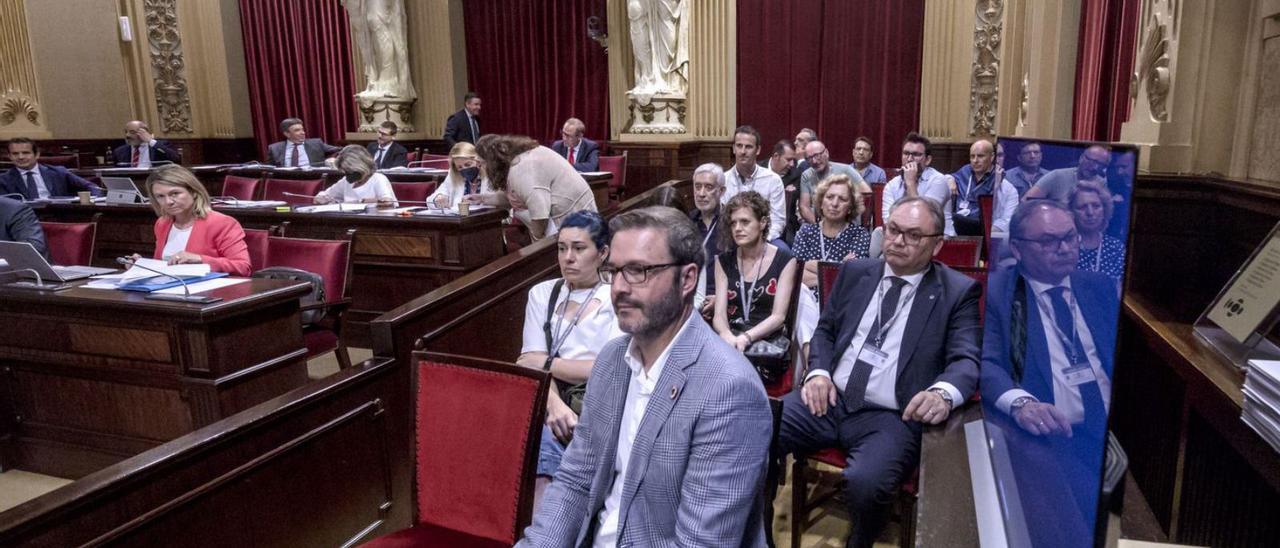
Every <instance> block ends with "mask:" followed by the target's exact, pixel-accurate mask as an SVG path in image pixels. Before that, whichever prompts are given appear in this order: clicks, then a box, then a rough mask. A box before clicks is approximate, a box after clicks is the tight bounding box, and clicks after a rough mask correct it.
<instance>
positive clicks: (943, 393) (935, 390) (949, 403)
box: [929, 388, 956, 409]
mask: <svg viewBox="0 0 1280 548" xmlns="http://www.w3.org/2000/svg"><path fill="white" fill-rule="evenodd" d="M929 391H930V392H933V393H934V394H937V395H939V396H942V401H944V402H947V407H948V408H951V409H954V408H955V406H956V405H955V403H954V402H952V401H951V393H950V392H947V391H946V390H943V389H941V388H930V389H929Z"/></svg>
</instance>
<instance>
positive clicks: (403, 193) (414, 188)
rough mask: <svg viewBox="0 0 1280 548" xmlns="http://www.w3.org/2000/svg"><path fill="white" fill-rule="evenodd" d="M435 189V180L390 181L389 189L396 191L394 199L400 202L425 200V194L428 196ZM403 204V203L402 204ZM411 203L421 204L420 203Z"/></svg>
mask: <svg viewBox="0 0 1280 548" xmlns="http://www.w3.org/2000/svg"><path fill="white" fill-rule="evenodd" d="M435 189H436V182H435V181H430V182H424V183H414V182H401V183H391V190H392V191H393V192H395V193H396V199H397V200H399V201H401V202H425V201H427V196H430V195H431V193H432V192H434V191H435ZM402 205H403V204H402ZM411 205H422V204H421V203H417V204H411Z"/></svg>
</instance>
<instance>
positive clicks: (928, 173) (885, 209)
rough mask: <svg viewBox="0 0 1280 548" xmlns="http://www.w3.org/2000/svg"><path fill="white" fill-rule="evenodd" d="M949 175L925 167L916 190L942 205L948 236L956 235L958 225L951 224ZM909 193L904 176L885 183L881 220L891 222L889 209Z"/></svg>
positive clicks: (945, 230) (945, 229) (881, 204)
mask: <svg viewBox="0 0 1280 548" xmlns="http://www.w3.org/2000/svg"><path fill="white" fill-rule="evenodd" d="M948 179H950V177H949V176H947V175H943V174H942V172H941V171H938V170H936V169H933V168H931V167H930V168H925V170H924V173H921V174H920V181H919V183H918V184H917V185H916V191H917V193H918V194H920V195H921V196H924V197H925V198H933V201H935V202H938V203H939V204H941V205H942V211H943V217H945V219H946V227H945V228H944V229H943V231H942V233H943V234H945V235H947V236H955V235H956V227H955V225H953V224H951V208H950V207H947V203H948V202H950V201H951V187H950V186H947V180H948ZM906 195H907V187H906V185H905V184H904V183H903V182H902V176H901V175H899V176H897V177H894V178H893V180H892V181H889V183H888V184H886V185H884V193H883V194H881V197H880V220H881V221H883V222H884V223H885V224H888V223H889V210H890V209H892V208H893V204H894V203H895V202H897V201H898V200H901V199H902V197H903V196H906Z"/></svg>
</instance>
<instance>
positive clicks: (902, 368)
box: [774, 196, 982, 547]
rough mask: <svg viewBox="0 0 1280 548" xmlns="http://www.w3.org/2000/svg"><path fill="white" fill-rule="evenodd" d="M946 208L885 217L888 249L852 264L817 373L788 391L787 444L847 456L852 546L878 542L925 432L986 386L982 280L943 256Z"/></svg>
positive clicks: (825, 328)
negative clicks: (981, 363) (981, 372)
mask: <svg viewBox="0 0 1280 548" xmlns="http://www.w3.org/2000/svg"><path fill="white" fill-rule="evenodd" d="M943 223H944V217H943V214H942V207H941V206H940V205H939V204H938V203H937V202H936V201H934V200H931V199H928V198H923V197H920V196H910V197H905V198H902V199H899V200H897V202H896V203H895V204H894V205H893V209H892V211H890V213H889V220H888V222H887V223H885V230H884V232H885V237H884V258H883V259H857V260H854V261H849V262H846V263H844V264H843V265H841V267H840V273H839V275H838V276H837V277H836V281H835V286H834V287H833V288H832V289H831V296H830V298H829V299H828V300H827V304H826V306H825V307H824V308H823V310H822V315H821V317H820V319H819V320H818V327H817V329H816V330H815V331H814V334H813V338H812V339H811V340H810V343H809V371H810V372H809V374H808V376H807V377H806V378H805V381H804V384H803V385H801V389H800V390H795V391H792V392H791V393H790V394H787V395H786V397H784V398H783V405H782V426H781V430H780V431H779V434H778V447H777V450H778V453H777V454H775V455H774V456H775V457H781V456H783V455H786V454H787V453H793V452H794V453H797V454H809V453H812V452H814V451H817V450H820V449H826V448H829V447H839V448H841V449H843V450H844V451H845V452H846V454H847V459H848V465H847V466H846V467H845V469H844V471H843V474H844V477H845V495H846V496H845V501H846V503H847V504H848V505H849V512H850V515H851V517H852V521H853V532H852V534H851V535H850V538H849V541H848V546H867V547H869V546H871V545H872V543H873V542H874V541H875V540H876V538H877V537H878V536H879V534H880V531H881V529H882V528H883V527H884V524H885V521H886V517H887V510H888V503H889V501H892V500H893V494H894V493H895V492H896V490H897V489H898V486H899V485H900V484H901V483H902V481H903V480H904V479H905V478H906V477H907V475H908V474H910V473H911V471H912V470H913V469H915V467H916V465H917V464H918V462H919V458H920V432H921V428H922V426H923V425H925V424H940V423H942V422H943V421H945V420H946V419H947V416H948V415H949V414H950V413H951V409H952V407H953V406H955V405H959V404H960V403H963V402H964V401H965V400H966V399H968V398H969V396H970V395H972V394H973V392H974V390H975V389H976V388H977V381H978V360H979V349H980V347H981V341H982V327H981V326H980V324H979V318H978V299H979V297H980V296H981V294H982V288H981V286H979V285H978V284H977V283H975V282H974V280H973V279H971V278H969V277H968V276H965V275H964V274H961V273H959V272H956V271H954V270H952V269H950V268H948V267H946V266H945V265H943V264H942V263H938V262H934V261H933V256H934V255H936V254H937V253H938V251H939V250H940V249H942V227H943Z"/></svg>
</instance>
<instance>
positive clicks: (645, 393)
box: [594, 312, 697, 548]
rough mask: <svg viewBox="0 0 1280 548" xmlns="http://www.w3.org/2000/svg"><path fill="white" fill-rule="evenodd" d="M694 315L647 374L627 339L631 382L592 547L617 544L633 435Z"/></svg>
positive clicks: (634, 346)
mask: <svg viewBox="0 0 1280 548" xmlns="http://www.w3.org/2000/svg"><path fill="white" fill-rule="evenodd" d="M696 313H697V312H694V313H691V314H689V317H688V318H685V321H684V325H682V326H680V330H679V331H677V332H676V335H675V336H674V337H672V338H671V342H669V343H667V347H666V348H664V349H662V353H661V354H658V359H656V360H653V366H651V367H650V368H649V370H648V371H645V370H644V362H643V361H641V360H640V358H639V357H637V356H636V355H635V352H636V343H635V339H632V340H631V344H629V345H628V346H627V353H626V354H624V355H623V362H624V363H626V364H627V368H628V369H630V370H631V383H630V384H628V385H627V399H626V403H625V404H623V407H622V422H621V424H619V425H618V451H617V453H618V454H617V456H615V457H614V460H613V471H614V475H613V487H612V488H610V489H609V497H608V498H606V499H604V508H601V509H600V514H599V515H598V516H597V518H596V519H598V520H600V525H599V527H597V528H596V538H595V543H594V545H595V547H596V548H614V547H615V546H617V545H618V532H619V531H618V520H619V518H620V517H621V516H619V514H618V511H619V510H620V507H621V505H622V487H623V484H625V483H626V482H627V481H626V479H627V466H628V465H630V464H631V446H632V445H633V444H635V442H636V434H637V433H639V432H640V423H641V422H642V421H643V420H644V412H645V408H647V407H648V406H649V398H650V396H652V395H653V391H654V390H655V389H656V388H657V385H658V379H659V378H661V377H662V369H663V367H665V366H666V362H667V356H668V355H669V354H671V347H672V346H673V345H674V344H675V342H676V341H677V340H679V339H680V336H681V335H683V334H684V332H685V331H688V330H689V324H690V322H691V321H692V320H693V315H694V314H696Z"/></svg>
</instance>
